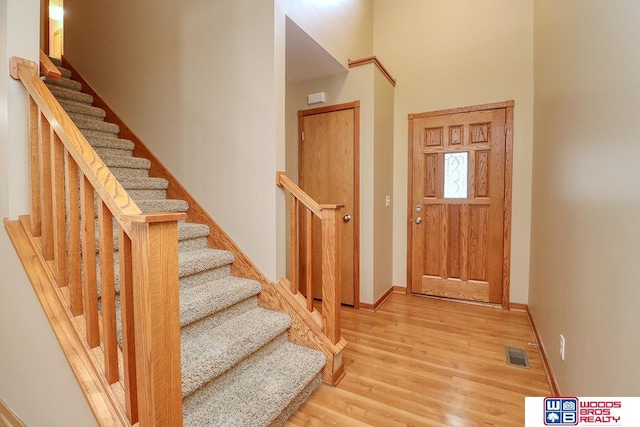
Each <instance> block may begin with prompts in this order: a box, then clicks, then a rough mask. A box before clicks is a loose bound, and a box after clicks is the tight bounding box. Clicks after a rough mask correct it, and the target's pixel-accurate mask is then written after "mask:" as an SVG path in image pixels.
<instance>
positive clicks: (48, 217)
mask: <svg viewBox="0 0 640 427" xmlns="http://www.w3.org/2000/svg"><path fill="white" fill-rule="evenodd" d="M38 133H39V139H40V156H39V157H40V195H41V201H40V206H41V208H42V210H41V216H42V219H41V224H40V226H41V230H42V255H43V256H44V259H46V260H47V261H49V260H52V259H53V256H54V249H53V209H52V205H53V202H52V200H51V197H52V195H51V155H50V154H49V153H50V152H51V139H52V135H51V134H52V129H51V125H49V122H48V121H47V119H46V117H45V116H44V115H43V114H40V116H39V120H38Z"/></svg>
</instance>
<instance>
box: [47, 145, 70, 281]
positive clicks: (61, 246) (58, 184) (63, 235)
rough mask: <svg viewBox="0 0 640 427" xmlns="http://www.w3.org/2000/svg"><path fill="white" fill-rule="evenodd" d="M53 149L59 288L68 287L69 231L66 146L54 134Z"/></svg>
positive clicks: (52, 177) (55, 239) (56, 256)
mask: <svg viewBox="0 0 640 427" xmlns="http://www.w3.org/2000/svg"><path fill="white" fill-rule="evenodd" d="M52 143H53V145H52V147H51V164H52V167H51V183H52V187H53V222H54V226H53V241H54V259H55V262H56V279H57V281H58V286H60V287H62V286H67V284H68V282H67V229H66V215H65V188H64V185H65V184H64V146H63V145H62V141H61V140H60V137H59V136H58V135H57V134H56V133H54V134H53V139H52Z"/></svg>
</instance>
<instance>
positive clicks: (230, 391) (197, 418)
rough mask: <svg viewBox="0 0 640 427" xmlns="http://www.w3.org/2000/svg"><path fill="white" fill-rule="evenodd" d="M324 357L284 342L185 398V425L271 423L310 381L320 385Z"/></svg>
mask: <svg viewBox="0 0 640 427" xmlns="http://www.w3.org/2000/svg"><path fill="white" fill-rule="evenodd" d="M325 362H326V359H325V357H324V355H323V354H322V353H320V352H318V351H315V350H311V349H308V348H305V347H300V346H298V345H295V344H292V343H290V342H285V343H284V344H283V345H281V346H280V347H278V348H277V349H276V350H275V351H273V352H271V353H270V354H268V355H266V356H265V357H263V358H261V359H259V360H255V361H254V363H252V364H248V365H246V366H243V369H236V370H234V371H233V372H231V373H230V374H229V375H225V376H224V377H222V378H220V379H219V380H216V381H212V382H211V383H209V384H207V385H205V386H204V387H202V388H201V389H200V390H198V391H197V392H195V393H194V394H193V395H191V396H189V397H187V398H186V399H185V400H184V402H183V408H184V425H185V427H207V426H229V427H231V426H238V427H240V426H242V427H262V426H268V425H271V423H272V422H273V421H274V420H276V419H278V417H279V415H280V414H281V413H282V412H283V411H285V410H286V409H287V408H288V406H289V404H290V402H291V401H293V400H294V399H295V398H296V396H298V395H299V394H302V393H303V392H305V391H306V389H307V386H308V385H309V384H310V383H311V382H312V381H314V380H316V384H317V378H318V376H317V374H318V372H319V371H320V370H321V369H322V367H323V366H324V364H325ZM308 393H309V392H308V391H307V394H308Z"/></svg>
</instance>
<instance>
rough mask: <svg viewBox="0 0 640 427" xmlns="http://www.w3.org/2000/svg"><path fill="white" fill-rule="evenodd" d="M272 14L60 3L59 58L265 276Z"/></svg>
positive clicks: (269, 265) (260, 8)
mask: <svg viewBox="0 0 640 427" xmlns="http://www.w3.org/2000/svg"><path fill="white" fill-rule="evenodd" d="M273 7H274V6H273V3H272V2H265V1H259V0H238V1H233V2H230V1H226V0H217V1H204V2H203V1H198V0H189V1H183V2H169V1H163V2H157V1H155V0H144V1H136V2H97V3H95V2H91V3H87V2H85V1H81V0H67V1H65V9H66V15H65V56H66V58H67V59H68V60H69V61H70V63H71V64H72V65H74V67H76V68H77V69H78V70H79V71H80V72H81V73H82V74H83V76H84V77H85V78H86V79H87V81H88V82H89V83H90V84H92V85H93V87H94V88H95V89H96V90H97V92H98V93H99V94H101V96H103V98H104V99H105V101H106V102H107V103H108V104H109V105H110V106H111V107H112V108H113V109H114V110H115V111H116V113H118V114H119V115H120V116H121V118H122V119H123V120H124V121H125V122H126V123H127V124H128V125H129V126H130V128H131V129H132V130H133V131H134V132H135V133H136V134H137V135H138V136H139V137H140V138H141V139H142V140H143V141H144V142H145V144H147V145H148V146H149V148H150V149H151V150H152V151H153V152H154V153H155V154H156V155H157V156H158V157H159V158H160V160H161V161H162V162H163V163H164V164H165V165H166V166H167V167H168V168H169V169H170V170H171V171H172V173H174V174H175V175H176V177H177V178H178V179H179V180H180V181H181V182H182V183H183V184H184V185H185V186H186V187H187V188H188V189H189V191H190V192H191V193H192V194H193V195H194V196H195V197H196V198H197V199H198V201H199V202H200V203H201V204H202V205H203V206H204V207H205V209H207V210H208V211H209V213H210V214H211V215H212V216H213V218H215V220H216V221H217V222H218V223H219V224H220V225H221V226H222V227H223V228H224V229H225V230H226V231H227V232H228V233H229V235H230V236H231V237H232V238H233V239H234V240H235V241H236V242H237V243H238V244H239V245H240V247H241V248H243V250H244V251H245V252H246V253H247V254H248V255H249V257H250V258H251V259H252V260H253V261H254V262H255V263H256V264H257V266H258V267H259V268H260V269H261V270H262V271H263V272H264V273H265V274H266V275H267V276H268V277H269V278H271V279H273V280H275V279H276V220H275V215H276V187H275V171H276V169H277V165H276V146H275V111H274V108H275V104H274V96H275V95H274V93H275V78H274V73H275V65H274V43H273V40H274V10H273ZM283 84H284V80H283Z"/></svg>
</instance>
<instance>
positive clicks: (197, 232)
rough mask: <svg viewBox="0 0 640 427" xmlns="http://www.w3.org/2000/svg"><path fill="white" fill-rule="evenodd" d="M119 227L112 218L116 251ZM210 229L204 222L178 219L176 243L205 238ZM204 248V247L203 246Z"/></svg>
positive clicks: (114, 248)
mask: <svg viewBox="0 0 640 427" xmlns="http://www.w3.org/2000/svg"><path fill="white" fill-rule="evenodd" d="M95 229H96V230H98V229H99V228H98V220H97V219H96V223H95ZM119 233H120V229H119V227H118V225H117V222H116V220H115V219H114V223H113V250H114V251H118V248H119V244H120V241H119V239H118V236H119ZM210 233H211V231H210V230H209V226H208V225H205V224H197V223H194V222H184V221H178V244H180V243H181V242H182V243H184V242H186V241H188V240H194V239H202V238H204V239H206V238H207V237H208V236H209V234H210ZM99 237H100V236H99V234H96V252H98V253H99V252H100V243H99V242H100V241H99V240H98V239H99ZM203 249H204V248H203Z"/></svg>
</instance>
